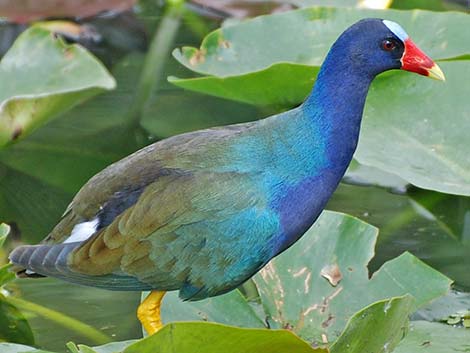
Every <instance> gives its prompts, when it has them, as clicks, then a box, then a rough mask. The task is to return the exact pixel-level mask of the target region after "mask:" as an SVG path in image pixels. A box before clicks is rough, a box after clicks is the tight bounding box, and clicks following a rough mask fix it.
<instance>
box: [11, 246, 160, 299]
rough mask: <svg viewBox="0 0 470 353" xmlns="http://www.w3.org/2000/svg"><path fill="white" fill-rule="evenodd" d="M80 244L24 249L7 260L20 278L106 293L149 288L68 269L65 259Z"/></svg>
mask: <svg viewBox="0 0 470 353" xmlns="http://www.w3.org/2000/svg"><path fill="white" fill-rule="evenodd" d="M81 244H82V242H74V243H62V244H52V245H25V246H20V247H18V248H16V249H15V250H13V251H12V252H11V254H10V256H9V258H10V261H11V262H12V263H13V265H14V267H13V271H15V272H16V274H17V276H19V277H42V276H50V277H55V278H58V279H61V280H64V281H67V282H72V283H76V284H81V285H85V286H91V287H97V288H104V289H109V290H121V291H139V290H150V289H152V287H151V286H150V285H149V284H147V283H143V282H140V281H139V280H138V279H137V278H135V277H132V276H127V275H121V274H113V273H111V274H107V275H101V276H92V275H87V274H83V273H79V272H76V271H74V270H72V269H71V268H70V267H69V266H68V261H67V258H68V255H69V254H70V253H71V252H72V251H73V250H74V249H75V248H77V247H78V246H80V245H81Z"/></svg>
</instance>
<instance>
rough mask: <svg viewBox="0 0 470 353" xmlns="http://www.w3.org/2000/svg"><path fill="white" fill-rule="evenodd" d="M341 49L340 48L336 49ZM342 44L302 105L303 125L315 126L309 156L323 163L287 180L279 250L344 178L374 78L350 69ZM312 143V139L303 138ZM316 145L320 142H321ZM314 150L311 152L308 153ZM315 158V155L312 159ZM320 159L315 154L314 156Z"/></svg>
mask: <svg viewBox="0 0 470 353" xmlns="http://www.w3.org/2000/svg"><path fill="white" fill-rule="evenodd" d="M338 49H340V48H338ZM338 58H341V49H340V50H339V52H338V50H332V51H331V52H330V54H329V56H328V57H327V59H326V60H325V63H324V64H323V66H322V69H321V70H320V73H319V75H318V77H317V81H316V83H315V87H314V89H313V91H312V93H311V94H310V96H309V97H308V98H307V99H306V101H305V102H304V103H303V104H302V106H301V107H300V109H301V110H302V112H303V114H302V115H303V117H304V122H303V126H297V128H298V129H300V130H302V129H305V130H308V128H309V127H311V128H313V129H314V130H315V131H317V136H316V140H317V141H313V144H314V146H312V147H309V148H306V152H307V153H310V154H311V156H310V158H315V156H318V155H321V156H322V157H323V158H322V159H323V162H322V163H321V164H320V165H317V166H316V168H314V169H313V170H312V171H311V173H310V175H309V176H308V177H305V178H304V179H303V180H301V181H300V182H297V183H295V184H291V185H286V186H285V189H284V190H282V194H283V195H284V196H283V197H282V198H281V199H280V200H278V202H276V204H277V207H276V208H277V209H278V212H279V215H280V220H281V224H282V228H283V232H282V234H281V235H280V237H279V238H277V240H276V245H275V247H274V250H275V251H274V252H275V253H279V252H281V251H283V250H285V249H286V248H288V247H289V246H290V245H292V244H293V243H294V242H295V241H297V240H298V239H299V238H300V237H301V236H302V235H303V234H304V233H305V232H306V231H307V230H308V228H310V226H311V225H312V224H313V223H314V222H315V220H316V219H317V217H318V216H319V215H320V213H321V211H322V210H323V209H324V207H325V206H326V203H327V202H328V200H329V198H330V197H331V195H332V193H333V192H334V190H335V189H336V187H337V186H338V184H339V182H340V180H341V178H342V177H343V175H344V173H345V171H346V169H347V167H348V165H349V163H350V162H351V159H352V157H353V154H354V151H355V149H356V146H357V142H358V138H359V129H360V124H361V118H362V113H363V109H364V104H365V100H366V96H367V91H368V89H369V86H370V84H371V82H372V80H373V78H374V76H373V75H367V74H365V73H364V72H355V71H354V69H353V68H352V67H351V66H349V65H348V64H349V63H348V60H344V58H341V59H342V60H340V59H338ZM303 143H304V144H305V145H312V141H303ZM320 146H321V147H320ZM312 154H313V155H312ZM317 159H318V158H317ZM318 160H320V159H318Z"/></svg>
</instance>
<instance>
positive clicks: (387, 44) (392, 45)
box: [382, 39, 397, 51]
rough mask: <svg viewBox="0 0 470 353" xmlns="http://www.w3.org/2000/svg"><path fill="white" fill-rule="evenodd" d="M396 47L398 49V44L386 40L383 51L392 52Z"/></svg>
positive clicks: (383, 43)
mask: <svg viewBox="0 0 470 353" xmlns="http://www.w3.org/2000/svg"><path fill="white" fill-rule="evenodd" d="M396 47H397V46H396V44H395V43H394V42H393V41H391V40H390V39H385V40H384V41H383V42H382V49H383V50H385V51H392V50H393V49H395V48H396Z"/></svg>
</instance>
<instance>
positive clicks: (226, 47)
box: [173, 7, 470, 98]
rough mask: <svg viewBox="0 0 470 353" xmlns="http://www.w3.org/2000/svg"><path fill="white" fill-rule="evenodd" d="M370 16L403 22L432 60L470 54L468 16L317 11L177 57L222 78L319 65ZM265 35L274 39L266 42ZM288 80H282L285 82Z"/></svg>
mask: <svg viewBox="0 0 470 353" xmlns="http://www.w3.org/2000/svg"><path fill="white" fill-rule="evenodd" d="M366 17H379V18H383V17H386V18H387V19H390V20H393V21H397V22H399V23H400V24H401V25H402V26H403V28H405V29H406V30H407V32H408V33H409V34H410V35H411V36H412V37H413V38H414V39H415V41H416V42H417V43H418V44H419V45H420V47H422V49H425V50H426V52H427V54H428V55H430V56H431V57H432V58H434V59H451V58H457V57H460V56H463V55H467V54H470V42H469V41H468V40H467V36H466V33H465V31H462V28H467V27H468V26H469V25H470V18H468V16H466V15H465V14H461V13H435V12H430V11H420V10H415V11H397V10H387V11H386V12H384V11H377V10H358V9H339V8H323V7H315V8H306V9H301V10H296V11H290V12H287V13H282V14H275V15H269V16H261V17H257V18H255V19H252V20H249V21H244V22H241V23H239V24H236V25H232V26H227V27H222V28H220V29H218V30H216V31H214V32H212V33H210V34H209V35H208V36H206V37H205V38H204V40H203V42H202V44H201V47H200V48H192V47H183V48H182V49H181V50H175V51H174V52H173V55H174V57H175V58H176V59H177V60H178V61H179V62H180V63H181V64H183V65H184V66H186V67H187V68H189V69H190V70H192V71H195V72H197V73H200V74H205V75H211V76H217V77H221V78H222V77H231V76H238V75H243V74H247V73H253V72H256V71H260V70H264V69H266V68H268V67H270V66H272V65H273V64H276V63H296V64H303V65H309V66H320V65H321V63H322V62H323V60H324V58H325V56H326V54H327V52H328V50H329V48H330V46H331V44H333V42H334V41H335V40H336V38H337V37H338V36H339V35H340V34H341V32H343V31H344V30H345V29H346V28H347V27H349V26H350V25H352V24H353V23H354V22H356V21H358V20H360V19H363V18H366ZM266 33H269V35H270V37H272V38H276V40H266ZM430 33H432V35H429V34H430ZM289 80H290V78H289V77H285V78H284V82H285V83H287V81H289ZM293 84H295V82H293ZM280 88H281V87H272V89H280ZM300 98H302V97H300Z"/></svg>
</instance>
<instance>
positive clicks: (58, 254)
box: [9, 242, 80, 278]
mask: <svg viewBox="0 0 470 353" xmlns="http://www.w3.org/2000/svg"><path fill="white" fill-rule="evenodd" d="M79 245H80V243H78V242H77V243H65V244H54V245H25V246H20V247H18V248H16V249H15V250H13V251H12V252H11V254H10V256H9V258H10V261H11V263H13V265H15V266H14V267H13V271H15V272H16V274H17V275H18V276H19V277H37V276H38V275H39V277H41V276H51V277H57V278H61V277H63V276H64V275H67V274H68V272H70V269H69V268H68V267H67V256H68V254H70V252H71V251H72V250H73V249H75V248H76V247H77V246H79Z"/></svg>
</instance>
